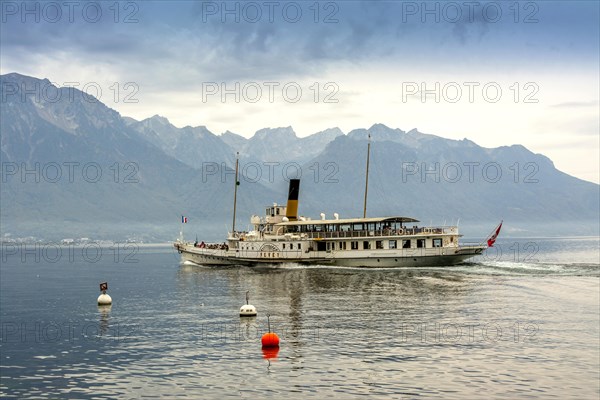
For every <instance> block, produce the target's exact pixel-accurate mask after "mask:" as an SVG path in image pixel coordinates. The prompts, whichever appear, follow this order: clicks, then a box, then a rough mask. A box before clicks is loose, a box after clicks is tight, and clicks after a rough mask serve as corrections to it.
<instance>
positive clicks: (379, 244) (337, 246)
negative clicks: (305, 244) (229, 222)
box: [242, 238, 442, 251]
mask: <svg viewBox="0 0 600 400" xmlns="http://www.w3.org/2000/svg"><path fill="white" fill-rule="evenodd" d="M413 241H414V242H416V248H418V249H421V248H425V247H426V241H425V239H405V240H402V241H400V245H401V248H403V249H411V248H413V247H412V242H413ZM387 242H388V246H387V249H397V248H398V241H397V240H387ZM348 243H350V245H349V246H348ZM373 243H375V247H373ZM322 244H325V243H322ZM431 246H432V247H442V239H441V238H435V239H432V240H431ZM282 247H283V250H295V248H294V244H293V243H288V244H287V246H286V243H283V244H282ZM359 248H360V249H362V250H371V249H373V248H375V249H378V250H379V249H384V241H383V240H375V241H370V240H364V241H362V245H361V243H360V242H359V241H350V242H346V241H340V242H327V243H326V245H325V249H326V250H327V251H331V250H348V249H350V250H358V249H359ZM297 249H298V250H301V245H300V243H297ZM242 250H250V248H244V247H243V246H242ZM252 250H254V248H252ZM309 250H317V249H313V248H312V247H311V248H309ZM318 250H321V249H318Z"/></svg>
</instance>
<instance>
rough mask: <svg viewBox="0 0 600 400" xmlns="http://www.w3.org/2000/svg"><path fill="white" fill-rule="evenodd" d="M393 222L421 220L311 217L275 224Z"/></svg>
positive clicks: (407, 218)
mask: <svg viewBox="0 0 600 400" xmlns="http://www.w3.org/2000/svg"><path fill="white" fill-rule="evenodd" d="M378 222H379V223H381V222H383V223H393V222H402V223H406V222H419V220H418V219H414V218H410V217H376V218H346V219H325V220H322V219H311V220H307V221H288V222H280V223H277V224H275V226H303V225H332V224H336V225H342V224H369V223H378Z"/></svg>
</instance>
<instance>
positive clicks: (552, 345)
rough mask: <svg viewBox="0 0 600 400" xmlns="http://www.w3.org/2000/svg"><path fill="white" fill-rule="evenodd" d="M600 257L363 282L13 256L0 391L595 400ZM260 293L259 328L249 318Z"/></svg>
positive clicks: (516, 249)
mask: <svg viewBox="0 0 600 400" xmlns="http://www.w3.org/2000/svg"><path fill="white" fill-rule="evenodd" d="M599 248H600V243H599V239H598V238H563V239H505V240H499V241H498V242H497V245H496V247H495V248H494V249H490V250H488V253H487V254H486V255H485V256H482V257H479V258H477V259H475V260H474V261H473V262H470V263H466V264H463V265H459V266H455V267H448V268H434V269H428V268H419V269H404V270H392V269H386V270H371V269H369V270H362V269H352V268H337V269H336V268H329V267H300V266H286V267H283V268H272V267H271V268H270V267H264V268H259V269H251V268H247V267H230V268H221V269H215V268H208V267H199V266H193V265H180V263H179V255H178V254H177V253H176V252H174V251H173V250H172V249H171V248H166V247H151V246H142V247H137V246H136V245H125V244H118V243H115V244H114V245H112V246H110V247H104V248H101V249H99V248H97V247H94V246H91V245H88V246H87V247H85V248H83V247H62V248H58V247H57V246H42V245H27V246H24V245H23V246H21V247H20V248H19V247H14V246H13V247H10V246H8V245H5V246H3V249H2V250H3V252H2V255H1V256H2V260H1V261H2V263H1V269H0V289H1V293H0V300H1V302H0V316H1V321H0V325H1V337H0V376H1V379H0V396H1V397H2V398H19V399H23V398H116V397H118V398H140V397H148V398H159V397H167V398H176V397H181V398H226V397H235V398H239V397H241V398H251V399H256V398H265V397H267V398H282V397H284V396H285V397H286V398H306V397H315V398H324V397H326V396H327V397H334V398H358V397H363V396H369V397H381V398H386V399H387V398H416V397H424V398H444V399H453V398H456V399H458V398H482V399H483V398H485V399H489V398H500V397H502V398H525V397H527V398H559V399H563V398H578V399H598V397H599V396H600V388H599V386H600V352H599V345H600V332H599V329H600V299H599V294H600V265H599V258H600V255H599V251H600V250H599ZM104 281H108V284H109V290H108V293H109V294H110V295H111V296H112V298H113V301H114V304H113V305H112V306H111V307H110V308H108V309H107V308H101V307H98V306H97V305H96V298H97V297H98V295H99V289H98V284H99V283H100V282H104ZM246 291H250V303H251V304H253V305H254V306H256V308H257V309H258V313H259V314H258V317H257V318H252V319H242V318H240V317H239V316H238V312H239V308H240V306H241V305H243V304H244V303H245V293H246ZM267 314H270V315H271V317H270V322H271V327H272V329H273V330H274V331H275V332H277V333H278V335H279V336H280V338H281V346H280V350H279V351H278V352H263V351H262V350H261V344H260V337H261V336H262V334H263V333H264V332H266V331H267V318H266V315H267Z"/></svg>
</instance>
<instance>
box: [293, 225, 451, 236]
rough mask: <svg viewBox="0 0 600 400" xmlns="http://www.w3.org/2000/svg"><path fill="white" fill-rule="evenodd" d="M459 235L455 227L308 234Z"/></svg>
mask: <svg viewBox="0 0 600 400" xmlns="http://www.w3.org/2000/svg"><path fill="white" fill-rule="evenodd" d="M449 233H458V229H456V228H455V227H436V228H427V227H423V228H404V229H383V230H375V231H342V232H339V231H336V232H306V233H305V234H306V236H307V237H308V238H309V239H337V238H365V237H381V236H409V235H419V234H425V235H441V234H449ZM303 234H304V233H303Z"/></svg>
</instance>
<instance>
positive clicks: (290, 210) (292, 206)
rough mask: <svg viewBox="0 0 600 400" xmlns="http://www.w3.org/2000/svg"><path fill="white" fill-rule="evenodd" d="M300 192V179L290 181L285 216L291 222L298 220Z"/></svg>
mask: <svg viewBox="0 0 600 400" xmlns="http://www.w3.org/2000/svg"><path fill="white" fill-rule="evenodd" d="M299 192H300V179H290V190H289V192H288V200H287V208H286V213H285V216H286V217H287V218H288V219H289V220H290V221H297V220H298V193H299Z"/></svg>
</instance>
